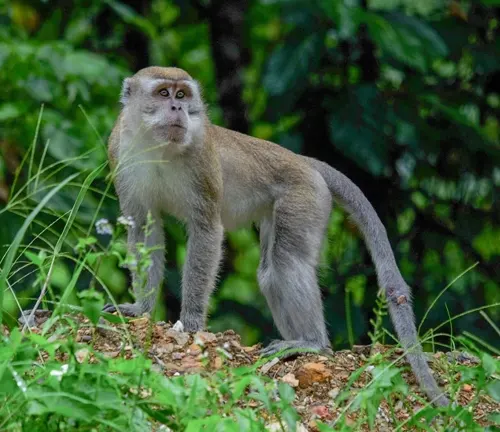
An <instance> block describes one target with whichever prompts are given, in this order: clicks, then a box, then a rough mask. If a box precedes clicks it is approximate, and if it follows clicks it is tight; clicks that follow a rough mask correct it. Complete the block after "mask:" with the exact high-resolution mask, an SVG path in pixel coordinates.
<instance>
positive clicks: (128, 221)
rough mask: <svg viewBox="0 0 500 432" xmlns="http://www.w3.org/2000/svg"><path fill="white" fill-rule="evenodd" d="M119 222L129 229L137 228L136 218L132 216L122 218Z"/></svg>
mask: <svg viewBox="0 0 500 432" xmlns="http://www.w3.org/2000/svg"><path fill="white" fill-rule="evenodd" d="M117 222H118V223H119V224H121V225H123V226H125V227H127V228H134V227H135V222H134V218H133V217H132V216H120V217H119V218H118V219H117Z"/></svg>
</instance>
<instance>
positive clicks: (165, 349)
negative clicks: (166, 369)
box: [156, 342, 174, 355]
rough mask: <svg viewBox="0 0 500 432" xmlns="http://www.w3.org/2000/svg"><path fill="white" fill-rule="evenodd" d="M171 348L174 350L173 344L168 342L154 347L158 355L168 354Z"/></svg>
mask: <svg viewBox="0 0 500 432" xmlns="http://www.w3.org/2000/svg"><path fill="white" fill-rule="evenodd" d="M173 350H174V344H173V343H172V342H170V343H167V344H164V345H161V346H159V347H158V348H156V353H157V354H158V355H164V354H170V353H171V352H172V351H173Z"/></svg>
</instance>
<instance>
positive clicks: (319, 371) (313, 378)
mask: <svg viewBox="0 0 500 432" xmlns="http://www.w3.org/2000/svg"><path fill="white" fill-rule="evenodd" d="M295 376H296V377H297V379H298V380H299V386H300V387H301V388H306V387H309V386H310V385H311V384H313V383H315V382H316V383H320V382H324V381H326V380H327V379H329V378H330V377H331V376H332V373H331V372H330V371H329V370H328V369H327V368H326V366H325V365H324V364H323V363H306V364H304V365H303V366H302V367H301V368H300V369H299V370H298V371H297V373H296V374H295Z"/></svg>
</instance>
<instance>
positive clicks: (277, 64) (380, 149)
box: [0, 0, 500, 349]
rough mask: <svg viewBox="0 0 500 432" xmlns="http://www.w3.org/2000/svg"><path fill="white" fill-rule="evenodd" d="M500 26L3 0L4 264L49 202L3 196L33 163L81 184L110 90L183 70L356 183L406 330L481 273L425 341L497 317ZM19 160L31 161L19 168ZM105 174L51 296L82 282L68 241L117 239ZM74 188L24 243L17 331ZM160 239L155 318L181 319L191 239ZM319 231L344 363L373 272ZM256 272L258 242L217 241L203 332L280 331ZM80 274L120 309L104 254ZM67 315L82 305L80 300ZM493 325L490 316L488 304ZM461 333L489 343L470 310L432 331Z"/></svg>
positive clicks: (100, 149) (378, 7) (409, 9)
mask: <svg viewBox="0 0 500 432" xmlns="http://www.w3.org/2000/svg"><path fill="white" fill-rule="evenodd" d="M499 19H500V0H481V1H479V0H476V1H450V0H418V1H415V0H345V1H339V0H324V1H323V0H320V1H310V0H289V1H285V0H251V1H243V0H225V1H216V0H149V1H147V0H141V1H138V0H131V1H118V0H116V1H115V0H104V1H101V0H81V1H68V0H51V1H48V0H47V1H6V0H0V88H1V90H0V207H1V209H3V211H2V213H1V214H0V218H1V223H0V247H1V248H2V249H1V255H2V256H3V255H4V253H5V251H6V250H7V247H8V246H9V244H11V243H12V240H13V237H14V236H15V234H16V232H17V230H18V229H19V227H20V226H21V224H22V223H23V222H24V220H25V218H26V216H27V215H28V214H29V213H30V212H31V211H32V210H33V208H35V207H36V205H37V204H38V203H39V202H40V200H41V199H43V197H44V196H45V194H46V191H45V192H43V191H39V189H40V188H37V187H35V188H34V189H32V190H31V193H29V192H30V188H27V192H26V191H24V192H23V193H22V194H20V195H19V196H17V197H16V199H15V200H13V196H14V195H15V193H16V191H19V190H21V189H20V185H22V184H23V182H26V181H28V180H29V178H30V174H31V175H32V172H33V171H34V169H33V171H32V170H31V168H30V169H29V170H28V168H26V167H27V166H29V167H31V166H33V167H35V166H42V165H43V166H44V167H45V166H52V167H53V169H51V170H50V175H49V174H48V173H49V171H47V172H46V171H43V170H41V171H39V175H38V178H37V179H36V183H37V184H38V185H47V186H49V185H51V184H57V182H58V181H61V180H62V179H64V178H67V177H68V176H69V175H71V174H72V173H81V177H78V178H79V179H82V181H83V178H85V177H84V176H85V175H86V174H88V172H89V170H92V169H94V168H96V167H97V166H98V165H99V164H101V163H103V162H105V161H106V149H105V142H106V140H107V137H108V134H109V133H110V131H111V128H112V125H113V122H114V120H115V118H116V116H117V113H118V111H119V104H118V95H119V91H120V86H121V81H122V79H123V78H124V77H126V76H129V75H131V74H133V73H134V72H135V71H137V70H138V69H140V68H142V67H145V66H148V65H161V66H178V67H181V68H184V69H186V70H187V71H188V72H189V73H190V74H191V75H192V76H193V77H195V78H196V79H197V80H199V81H200V83H201V84H202V85H203V88H204V96H205V99H206V101H207V103H208V105H209V111H210V117H211V119H212V121H213V122H214V123H216V124H219V125H224V126H226V127H229V128H231V129H234V130H237V131H241V132H244V133H248V134H251V135H254V136H256V137H259V138H264V139H268V140H272V141H274V142H277V143H279V144H280V145H282V146H284V147H287V148H289V149H291V150H292V151H294V152H298V153H302V154H306V155H308V156H313V157H316V158H319V159H321V160H324V161H326V162H328V163H329V164H331V165H332V166H334V167H336V168H337V169H339V170H340V171H342V172H343V173H345V174H347V175H348V176H349V177H350V178H351V179H352V180H353V181H354V182H355V183H357V184H358V185H359V186H360V188H361V189H362V190H363V191H364V192H365V194H366V195H367V197H368V198H369V200H370V201H371V202H372V204H373V205H374V207H375V209H376V210H377V212H378V214H379V216H380V217H381V219H382V221H383V222H384V224H385V225H386V227H387V230H388V234H389V237H390V240H391V243H392V245H393V248H394V250H395V254H396V258H397V261H398V263H399V265H400V267H401V270H402V273H403V275H404V277H405V278H406V280H407V281H408V283H409V284H410V285H411V286H412V287H413V290H414V297H415V310H416V315H417V319H418V320H420V319H421V318H422V317H423V316H424V313H425V311H426V310H427V308H428V307H429V305H431V303H432V302H433V300H434V299H435V298H436V296H437V295H438V293H439V292H440V291H441V290H442V289H444V288H445V287H446V286H447V285H448V284H449V283H450V282H451V281H453V280H454V279H455V278H456V277H457V276H459V275H460V274H461V273H463V272H464V271H466V270H467V269H469V268H470V267H471V266H473V265H474V264H476V263H478V264H477V265H476V266H475V267H473V268H472V269H470V270H469V271H468V272H466V273H465V274H464V275H462V276H461V277H460V278H459V279H458V280H456V281H455V282H454V283H453V285H452V286H451V287H450V288H449V289H448V290H447V291H446V292H445V294H444V295H443V296H442V297H441V298H440V299H439V301H438V302H437V304H436V305H435V306H434V307H433V308H432V309H431V311H430V313H429V315H428V317H427V319H426V321H425V324H424V325H423V329H422V330H424V331H425V330H427V329H429V328H433V327H436V326H438V325H439V324H441V323H443V322H445V321H446V320H448V318H449V317H452V316H455V315H457V314H461V313H464V312H468V311H469V312H470V311H471V310H472V309H474V308H478V307H482V306H485V305H493V304H494V303H498V302H500V289H499V283H500V278H499V276H500V259H499V255H500V224H499V219H500V212H499V205H498V191H499V184H500V165H499V161H500V145H499V143H500V124H499V118H500V116H499V114H500V27H499V26H500V23H499ZM42 106H43V115H42V116H41V117H40V114H41V110H42ZM39 118H41V121H40V123H39V127H37V124H38V121H39ZM37 130H38V133H37ZM33 145H35V146H36V147H35V151H34V152H32V153H28V149H29V148H30V146H33ZM26 155H29V157H27V159H29V160H30V161H31V162H30V164H28V163H25V164H24V165H23V166H21V162H22V160H23V158H24V157H26ZM83 155H84V156H85V157H83ZM28 171H29V172H28ZM16 173H19V176H17V175H16ZM106 174H107V173H106V172H103V173H102V174H101V175H100V177H99V178H98V179H97V180H96V181H95V182H94V183H93V187H92V189H91V190H89V192H88V193H87V194H86V195H85V197H84V200H83V203H82V206H81V208H80V210H79V212H78V215H77V218H76V220H75V221H74V224H73V225H72V228H71V230H70V232H69V235H68V237H67V238H66V239H65V242H64V245H63V247H62V250H61V254H60V256H58V257H57V260H56V261H55V266H54V270H53V272H52V274H51V277H50V284H49V291H50V295H51V296H53V298H57V296H58V295H60V293H61V292H62V290H63V289H64V288H65V287H66V286H67V285H68V283H69V282H70V280H71V277H72V275H73V274H74V269H75V266H76V263H75V261H74V259H71V257H72V255H74V246H75V245H76V244H77V243H78V242H79V241H80V242H81V241H85V238H86V236H88V234H89V233H91V235H92V236H95V237H96V239H97V243H96V244H95V245H94V246H95V247H97V248H101V250H103V249H105V248H106V245H107V242H109V238H107V237H106V236H100V235H97V234H96V232H95V229H94V228H93V227H92V226H93V224H94V223H95V221H96V219H100V218H106V219H108V220H109V221H110V222H112V223H114V222H115V220H116V218H117V217H118V215H119V213H118V205H117V201H116V198H115V194H114V189H113V188H112V187H111V188H110V189H109V190H107V185H108V179H107V178H106ZM14 183H16V184H14ZM80 186H81V181H80V182H78V181H74V182H72V183H70V185H69V186H68V187H65V188H64V189H63V190H61V191H60V192H59V193H58V194H57V195H56V196H55V197H54V198H53V199H51V201H50V202H49V205H48V206H47V207H46V208H45V210H44V211H43V213H40V214H39V215H38V217H37V219H36V221H35V223H33V224H32V225H31V226H30V230H29V232H28V235H27V236H25V238H24V239H23V244H24V245H30V250H34V251H35V252H36V251H39V252H38V255H36V253H33V252H31V253H30V252H29V251H26V252H25V253H24V255H22V256H20V257H18V259H17V261H16V264H15V266H14V271H13V272H12V274H11V275H10V276H9V284H10V286H11V287H12V290H11V291H8V292H6V293H5V298H4V304H3V308H4V313H5V314H6V318H7V319H9V320H10V322H11V323H13V322H14V319H15V318H16V317H17V316H18V314H19V306H21V307H25V308H27V307H29V306H30V305H31V304H32V303H33V299H34V298H36V296H37V295H38V293H39V292H40V289H41V286H42V285H43V283H44V281H45V280H46V276H47V275H46V274H45V273H44V268H45V266H44V265H43V264H41V262H40V260H41V261H43V258H44V253H49V254H50V251H51V250H53V249H54V245H55V244H56V242H57V239H58V237H57V236H58V234H60V233H61V231H62V229H63V227H64V224H65V217H66V215H67V214H68V211H69V210H70V209H71V207H72V206H73V203H74V202H75V199H76V197H77V195H78V192H79V190H80ZM37 191H39V192H37ZM14 201H15V202H14ZM165 227H166V230H167V249H168V250H167V268H166V272H165V277H166V289H165V290H164V293H163V297H162V305H161V308H160V310H159V312H158V317H159V318H162V319H167V320H171V321H175V320H176V319H177V318H178V316H179V309H180V273H179V271H180V269H181V267H182V264H183V261H184V257H185V231H184V228H183V227H182V225H180V224H179V223H177V222H176V221H174V220H171V219H168V218H167V219H166V220H165ZM48 228H50V229H48ZM328 235H329V242H326V244H325V248H324V251H323V255H322V256H323V258H322V263H323V265H322V267H321V269H320V277H321V287H322V291H323V292H322V294H323V297H324V300H325V314H326V318H327V321H328V324H329V327H330V331H331V339H332V341H333V343H334V346H335V348H337V349H338V348H345V347H347V346H349V345H352V344H353V343H356V344H360V343H368V342H369V341H370V339H369V337H368V332H369V331H370V329H371V324H370V320H372V319H373V318H374V312H373V309H374V307H375V305H376V293H377V290H378V288H377V283H376V275H375V272H374V267H373V265H372V263H371V260H370V257H369V255H368V252H367V250H366V248H365V246H364V243H363V241H362V239H361V238H360V235H359V232H358V230H357V229H356V227H355V226H354V225H353V224H352V223H351V222H350V221H349V220H348V218H347V216H346V214H345V213H344V212H343V211H342V210H341V209H339V208H336V209H335V210H334V212H333V214H332V218H331V223H330V226H329V232H328ZM44 251H46V252H44ZM47 251H48V252H47ZM40 255H42V257H41V258H40ZM37 256H38V258H37ZM37 260H38V261H37ZM258 260H259V248H258V233H257V231H256V230H255V229H253V228H248V229H244V230H240V231H237V232H234V233H230V234H228V236H227V241H226V256H225V260H224V263H223V266H222V270H221V275H220V281H219V288H218V290H217V291H216V293H215V295H214V296H213V300H212V303H211V309H210V321H209V324H210V329H211V330H212V331H219V330H224V329H228V328H232V329H234V330H235V331H237V332H238V333H240V334H241V335H242V337H243V340H244V342H246V343H249V344H250V343H255V342H257V341H263V342H266V341H268V340H269V339H270V338H273V337H277V336H278V334H277V332H276V330H275V329H274V327H273V324H272V318H271V314H270V312H269V310H268V308H267V306H266V303H265V299H264V298H263V296H262V295H261V294H260V292H259V289H258V285H257V281H256V268H257V265H258ZM90 266H91V267H92V262H90ZM92 272H95V273H97V274H98V276H99V278H100V280H101V281H102V283H103V284H106V286H107V287H108V288H109V290H110V291H111V292H112V293H113V294H114V295H115V296H116V297H117V299H118V301H120V302H122V301H126V300H129V299H130V295H129V293H128V287H129V280H128V273H127V271H125V270H124V269H123V268H120V267H119V265H118V259H117V257H116V256H115V255H113V254H108V255H107V256H106V257H105V258H104V259H102V260H101V261H100V264H99V265H96V266H94V267H93V268H92V269H91V270H89V271H84V272H82V274H81V275H80V276H79V278H78V282H77V287H78V288H79V289H85V288H87V287H88V286H89V284H95V279H94V278H93V277H92V274H91V273H92ZM96 287H97V289H101V284H99V283H97V285H96ZM14 293H15V295H14ZM70 301H71V302H74V303H75V304H78V301H79V300H78V297H77V296H76V294H73V295H72V296H71V298H70ZM17 302H19V304H17ZM485 312H486V313H487V316H488V317H489V318H490V319H491V320H492V321H493V322H495V321H496V322H497V323H498V322H499V317H500V309H499V308H498V307H490V308H488V309H486V310H485ZM388 328H389V329H390V325H389V327H388ZM464 330H467V331H470V332H472V333H474V334H475V335H476V336H477V337H480V338H482V339H483V340H484V341H486V342H488V343H490V344H497V343H498V335H497V334H496V333H495V331H494V329H493V327H492V326H491V325H490V324H489V323H488V322H487V319H485V316H484V315H480V314H479V313H477V312H475V313H467V314H465V315H464V316H463V317H461V318H460V319H457V320H455V321H453V325H452V326H451V327H450V325H446V326H444V327H442V328H441V331H446V332H452V333H453V334H459V333H460V332H462V331H464ZM444 342H446V340H444Z"/></svg>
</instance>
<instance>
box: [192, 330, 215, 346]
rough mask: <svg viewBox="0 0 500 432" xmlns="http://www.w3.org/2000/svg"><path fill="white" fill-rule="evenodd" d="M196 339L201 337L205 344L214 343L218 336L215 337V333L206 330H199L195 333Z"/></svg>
mask: <svg viewBox="0 0 500 432" xmlns="http://www.w3.org/2000/svg"><path fill="white" fill-rule="evenodd" d="M194 339H195V340H197V339H199V340H200V341H201V342H202V343H203V344H207V343H212V342H215V341H216V340H217V338H216V337H215V335H214V334H213V333H210V332H205V331H199V332H197V333H195V335H194Z"/></svg>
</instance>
